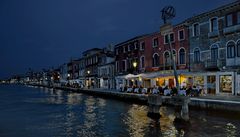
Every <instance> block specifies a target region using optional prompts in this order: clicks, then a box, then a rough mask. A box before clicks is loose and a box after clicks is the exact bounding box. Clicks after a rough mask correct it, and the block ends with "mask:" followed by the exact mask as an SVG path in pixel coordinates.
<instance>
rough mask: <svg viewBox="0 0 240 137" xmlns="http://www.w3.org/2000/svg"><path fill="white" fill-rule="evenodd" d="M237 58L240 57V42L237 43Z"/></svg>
mask: <svg viewBox="0 0 240 137" xmlns="http://www.w3.org/2000/svg"><path fill="white" fill-rule="evenodd" d="M237 56H238V57H240V40H238V42H237Z"/></svg>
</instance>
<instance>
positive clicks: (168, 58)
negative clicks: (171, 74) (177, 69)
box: [164, 51, 171, 66]
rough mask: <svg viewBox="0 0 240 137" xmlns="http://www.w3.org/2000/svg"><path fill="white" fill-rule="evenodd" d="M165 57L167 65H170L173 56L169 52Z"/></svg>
mask: <svg viewBox="0 0 240 137" xmlns="http://www.w3.org/2000/svg"><path fill="white" fill-rule="evenodd" d="M164 58H165V66H170V65H171V58H170V54H169V52H168V51H167V52H165V53H164Z"/></svg>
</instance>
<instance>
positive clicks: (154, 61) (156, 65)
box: [153, 53, 160, 67]
mask: <svg viewBox="0 0 240 137" xmlns="http://www.w3.org/2000/svg"><path fill="white" fill-rule="evenodd" d="M159 65H160V62H159V55H158V54H156V53H155V54H154V55H153V67H158V66H159Z"/></svg>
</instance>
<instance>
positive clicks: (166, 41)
mask: <svg viewBox="0 0 240 137" xmlns="http://www.w3.org/2000/svg"><path fill="white" fill-rule="evenodd" d="M168 42H169V41H168V34H167V35H164V44H168Z"/></svg>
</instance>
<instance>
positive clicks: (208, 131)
mask: <svg viewBox="0 0 240 137" xmlns="http://www.w3.org/2000/svg"><path fill="white" fill-rule="evenodd" d="M6 91H8V92H6ZM0 100H1V102H2V103H1V104H0V109H1V113H0V136H39V137H40V136H41V137H42V136H57V137H59V136H62V137H75V136H79V137H82V136H84V137H98V136H100V137H101V136H103V137H112V136H117V137H125V136H132V137H153V136H154V137H155V136H159V137H161V136H163V137H165V136H166V137H169V136H170V137H178V136H190V137H191V136H194V137H198V136H199V137H202V136H229V137H234V136H236V137H237V136H240V133H239V130H240V118H232V117H231V115H232V114H227V115H224V116H218V115H216V114H215V113H214V112H204V111H195V110H190V118H191V119H190V124H179V123H175V122H174V119H175V116H174V109H173V108H170V107H161V110H160V113H161V116H162V117H161V119H160V122H156V121H154V120H151V119H150V118H148V117H147V109H148V108H147V106H142V105H136V104H128V103H124V102H120V101H116V100H111V99H102V98H98V97H93V96H88V95H84V94H79V93H67V92H65V91H61V90H52V89H47V88H27V87H23V86H15V87H12V86H11V87H9V86H2V85H0ZM12 131H14V132H12Z"/></svg>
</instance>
